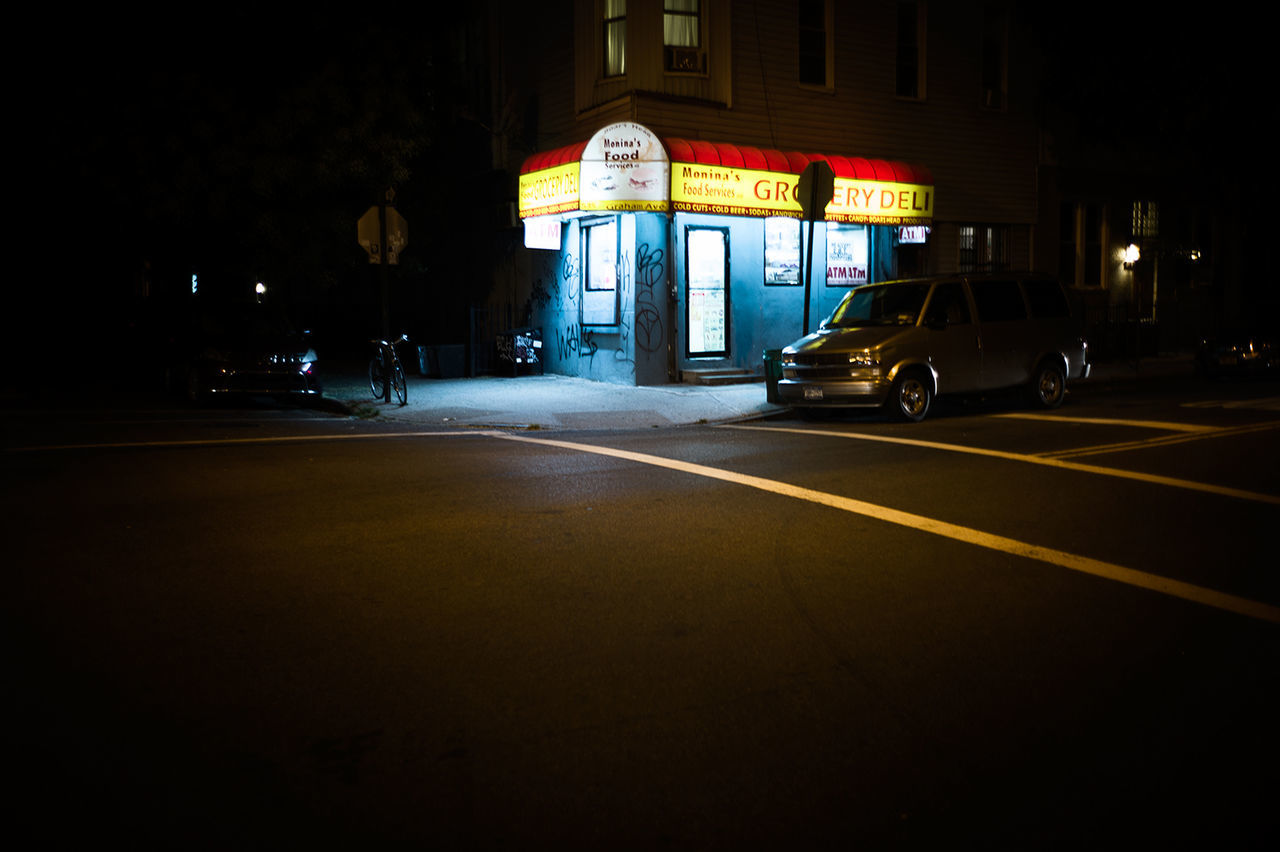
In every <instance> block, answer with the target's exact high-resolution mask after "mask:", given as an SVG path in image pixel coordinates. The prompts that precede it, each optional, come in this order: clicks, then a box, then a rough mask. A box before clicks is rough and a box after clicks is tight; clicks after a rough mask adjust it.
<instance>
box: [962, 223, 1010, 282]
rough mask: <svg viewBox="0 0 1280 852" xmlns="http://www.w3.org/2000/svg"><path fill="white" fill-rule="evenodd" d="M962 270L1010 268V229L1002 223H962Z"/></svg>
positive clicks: (995, 270)
mask: <svg viewBox="0 0 1280 852" xmlns="http://www.w3.org/2000/svg"><path fill="white" fill-rule="evenodd" d="M959 238H960V240H959V243H960V245H959V248H960V256H959V258H958V259H957V260H958V266H959V271H960V272H1003V271H1005V270H1007V269H1008V268H1009V235H1008V229H1007V228H1005V227H1004V226H1001V225H961V226H960V234H959Z"/></svg>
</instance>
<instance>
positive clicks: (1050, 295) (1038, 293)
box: [1022, 281, 1071, 319]
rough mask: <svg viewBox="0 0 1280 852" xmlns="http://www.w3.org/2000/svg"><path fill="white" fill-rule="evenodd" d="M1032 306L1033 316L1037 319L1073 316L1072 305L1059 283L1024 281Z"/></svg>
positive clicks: (1024, 287) (1023, 286)
mask: <svg viewBox="0 0 1280 852" xmlns="http://www.w3.org/2000/svg"><path fill="white" fill-rule="evenodd" d="M1022 289H1023V290H1025V291H1026V293H1027V302H1028V304H1030V305H1031V316H1033V317H1035V318H1036V319H1064V318H1066V317H1069V316H1071V305H1070V304H1068V303H1067V295H1066V294H1065V293H1063V292H1062V288H1061V287H1060V286H1058V282H1057V281H1023V282H1022Z"/></svg>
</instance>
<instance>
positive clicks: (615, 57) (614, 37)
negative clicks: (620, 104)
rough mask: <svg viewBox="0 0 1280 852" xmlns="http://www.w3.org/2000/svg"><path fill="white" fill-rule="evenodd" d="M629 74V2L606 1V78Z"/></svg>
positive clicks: (618, 0)
mask: <svg viewBox="0 0 1280 852" xmlns="http://www.w3.org/2000/svg"><path fill="white" fill-rule="evenodd" d="M625 73H627V0H604V76H606V77H620V76H622V75H623V74H625Z"/></svg>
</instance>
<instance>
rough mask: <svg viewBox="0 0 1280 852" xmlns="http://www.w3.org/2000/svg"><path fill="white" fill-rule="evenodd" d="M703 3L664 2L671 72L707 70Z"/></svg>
mask: <svg viewBox="0 0 1280 852" xmlns="http://www.w3.org/2000/svg"><path fill="white" fill-rule="evenodd" d="M700 6H701V3H700V0H664V2H663V6H662V47H663V57H664V62H665V64H666V69H667V70H668V71H695V72H700V71H705V70H706V59H705V56H706V54H705V53H703V51H702V16H701V9H700V8H699V7H700Z"/></svg>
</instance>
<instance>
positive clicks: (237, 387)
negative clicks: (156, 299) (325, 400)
mask: <svg viewBox="0 0 1280 852" xmlns="http://www.w3.org/2000/svg"><path fill="white" fill-rule="evenodd" d="M309 338H310V335H309V333H308V332H305V331H299V330H297V329H296V328H295V327H294V325H293V323H292V322H291V321H290V320H289V318H288V317H287V316H286V315H285V314H284V313H283V312H282V311H280V310H279V309H277V308H276V307H274V306H272V305H269V304H261V303H259V302H257V301H254V300H227V299H208V300H204V299H199V300H193V301H192V304H191V305H190V306H189V307H188V309H187V310H186V311H184V312H183V315H182V316H181V317H180V318H178V319H177V320H176V321H175V324H174V326H173V328H172V331H171V333H170V334H169V335H168V353H167V357H166V359H165V360H166V365H165V378H166V385H167V386H168V388H169V389H170V390H174V391H180V392H181V393H183V394H185V395H186V397H187V398H188V399H189V400H191V401H192V402H207V401H210V400H213V399H217V398H226V397H232V396H238V397H248V396H271V397H288V398H294V399H301V400H311V399H319V398H320V396H321V395H322V387H321V383H320V376H319V373H318V371H317V368H316V362H317V360H318V359H317V357H316V352H315V350H314V349H313V348H312V347H311V342H310V339H309Z"/></svg>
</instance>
